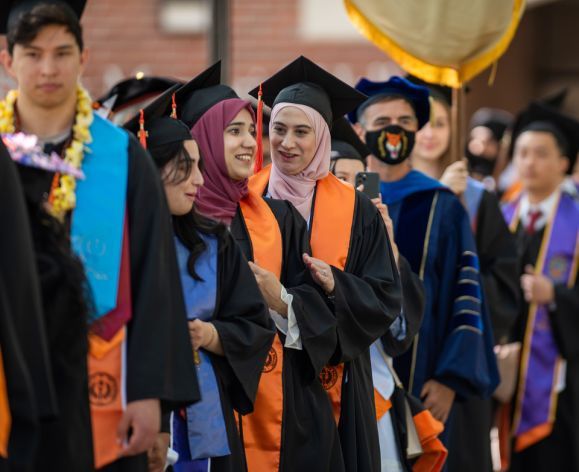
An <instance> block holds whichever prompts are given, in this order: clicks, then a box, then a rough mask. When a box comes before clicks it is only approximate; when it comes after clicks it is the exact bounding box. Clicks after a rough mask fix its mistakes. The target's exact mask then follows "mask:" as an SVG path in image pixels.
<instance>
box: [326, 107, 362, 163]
mask: <svg viewBox="0 0 579 472" xmlns="http://www.w3.org/2000/svg"><path fill="white" fill-rule="evenodd" d="M370 154H372V152H371V151H370V149H368V147H367V146H366V144H364V142H363V141H362V140H361V139H360V138H359V137H358V135H357V134H356V132H355V131H354V129H353V128H352V126H351V125H350V123H349V121H348V120H347V119H346V118H344V117H341V118H340V119H339V120H336V121H335V122H334V126H333V127H332V154H331V159H332V161H338V160H340V159H357V160H359V161H362V162H363V163H364V165H365V164H366V157H367V156H368V155H370Z"/></svg>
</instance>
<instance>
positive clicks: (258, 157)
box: [253, 84, 263, 174]
mask: <svg viewBox="0 0 579 472" xmlns="http://www.w3.org/2000/svg"><path fill="white" fill-rule="evenodd" d="M262 95H263V92H262V90H261V84H259V92H258V94H257V118H256V121H257V126H256V129H255V132H256V134H257V137H256V138H257V139H256V140H257V149H256V151H255V164H254V167H253V172H254V173H255V174H257V173H258V172H259V171H260V170H261V168H262V167H263V100H262V98H261V96H262Z"/></svg>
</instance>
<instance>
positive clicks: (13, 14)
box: [0, 0, 86, 34]
mask: <svg viewBox="0 0 579 472" xmlns="http://www.w3.org/2000/svg"><path fill="white" fill-rule="evenodd" d="M7 3H8V4H7V5H5V6H3V7H2V8H0V34H6V33H8V31H9V30H11V29H12V28H13V27H14V26H15V25H16V23H17V22H18V20H19V19H20V17H21V16H22V15H23V14H24V13H27V12H29V11H31V10H32V9H33V8H34V7H36V6H37V5H41V4H49V5H64V6H65V7H66V8H68V9H70V11H71V12H72V13H74V15H75V16H76V17H77V18H79V19H80V17H81V15H82V12H83V10H84V6H85V5H86V0H66V1H64V0H8V1H7Z"/></svg>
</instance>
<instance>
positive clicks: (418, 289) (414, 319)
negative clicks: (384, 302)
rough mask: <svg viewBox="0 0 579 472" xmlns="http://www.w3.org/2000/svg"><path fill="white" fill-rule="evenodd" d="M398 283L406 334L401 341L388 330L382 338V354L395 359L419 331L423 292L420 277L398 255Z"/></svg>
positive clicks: (408, 345)
mask: <svg viewBox="0 0 579 472" xmlns="http://www.w3.org/2000/svg"><path fill="white" fill-rule="evenodd" d="M398 269H399V272H400V283H401V285H402V313H401V315H400V316H402V317H403V318H404V320H405V322H406V333H405V336H404V338H403V339H397V338H395V337H394V336H393V335H392V333H391V332H390V330H388V332H387V333H386V334H385V335H384V336H382V339H381V340H382V346H383V347H384V352H385V353H386V354H388V355H389V356H390V357H396V356H399V355H401V354H403V353H404V352H406V351H407V350H408V348H409V347H410V346H411V345H412V341H413V340H414V337H415V336H416V335H417V334H418V331H420V325H421V324H422V318H423V317H424V305H425V298H424V297H425V296H426V295H425V290H424V284H423V283H422V281H421V280H420V277H418V275H416V274H415V273H414V272H412V268H411V267H410V264H409V263H408V261H407V260H406V258H405V257H404V256H403V255H402V254H400V256H399V258H398Z"/></svg>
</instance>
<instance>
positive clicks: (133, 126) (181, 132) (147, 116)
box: [124, 84, 191, 149]
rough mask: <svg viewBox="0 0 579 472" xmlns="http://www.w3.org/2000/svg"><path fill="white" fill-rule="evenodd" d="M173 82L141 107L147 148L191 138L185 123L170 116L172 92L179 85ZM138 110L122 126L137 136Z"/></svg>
mask: <svg viewBox="0 0 579 472" xmlns="http://www.w3.org/2000/svg"><path fill="white" fill-rule="evenodd" d="M180 86H181V85H180V84H175V85H173V87H171V88H169V89H167V90H166V91H165V92H164V93H163V94H161V96H159V98H157V99H156V100H154V101H153V102H152V103H151V104H150V105H149V106H147V107H146V108H144V109H143V128H144V131H145V132H146V135H145V136H146V142H147V148H148V149H150V148H155V147H158V146H162V145H164V144H170V143H174V142H179V141H186V140H187V139H191V133H190V131H189V128H188V127H187V125H186V124H185V123H183V122H182V121H180V120H177V119H175V118H172V117H171V116H170V114H171V112H172V107H171V105H172V100H173V93H175V91H176V90H177V89H178V88H179V87H180ZM140 125H141V123H140V112H139V113H138V114H137V116H135V117H133V118H132V119H131V120H129V121H128V122H127V124H126V125H125V126H124V127H125V129H127V130H128V131H130V132H131V133H133V134H134V135H135V136H137V137H140V136H139V131H140Z"/></svg>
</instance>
